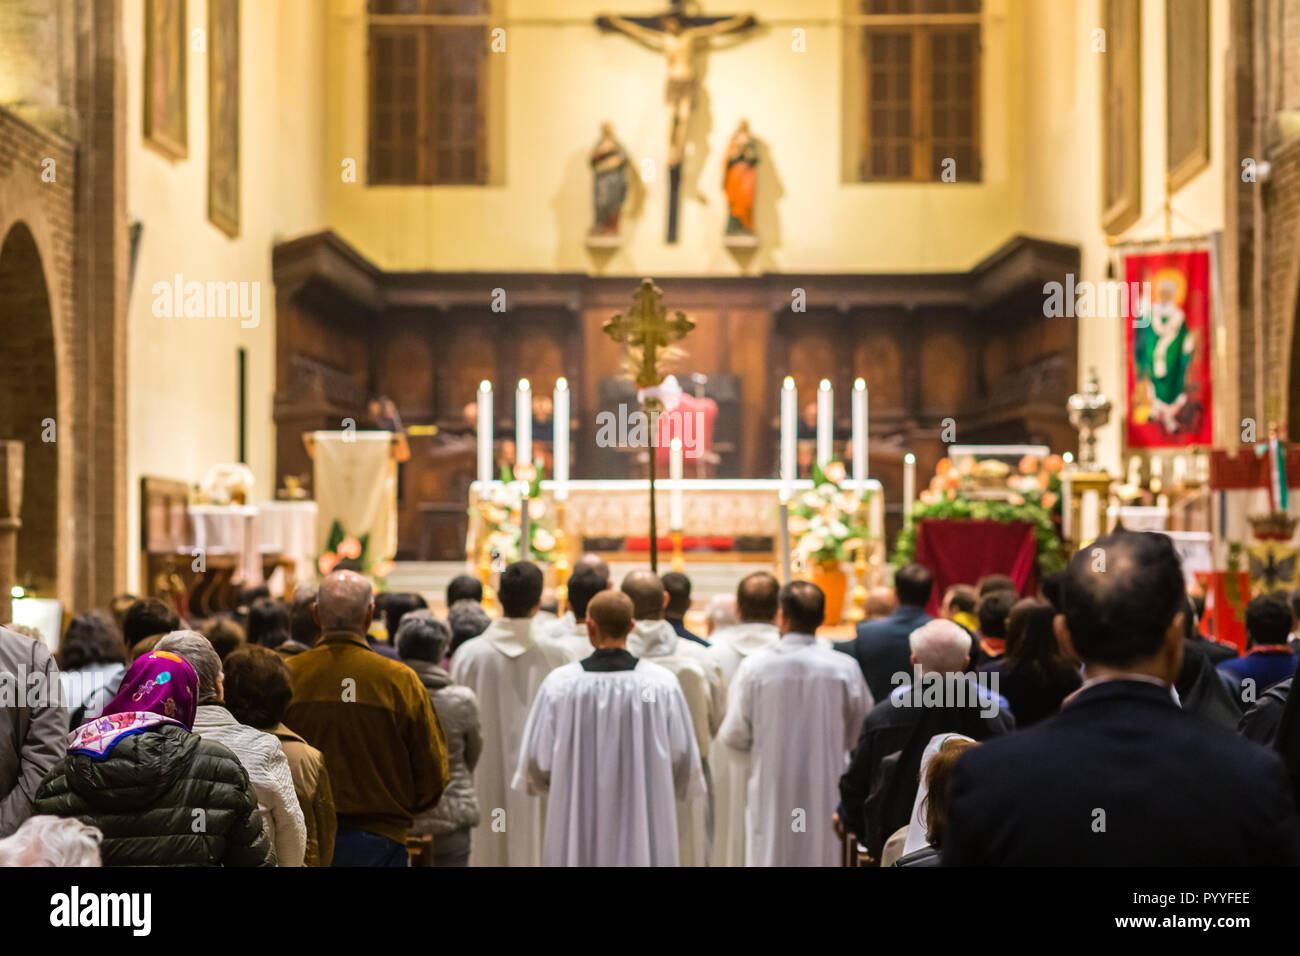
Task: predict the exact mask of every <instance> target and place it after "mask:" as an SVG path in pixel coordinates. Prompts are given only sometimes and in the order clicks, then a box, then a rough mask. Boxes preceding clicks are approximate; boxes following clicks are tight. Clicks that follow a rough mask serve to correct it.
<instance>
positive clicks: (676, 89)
mask: <svg viewBox="0 0 1300 956" xmlns="http://www.w3.org/2000/svg"><path fill="white" fill-rule="evenodd" d="M757 23H758V20H757V19H756V18H755V17H754V16H753V15H752V14H742V15H740V16H732V17H702V16H691V15H690V14H688V13H687V12H686V0H671V5H670V6H669V8H668V10H667V11H665V12H664V13H662V14H660V15H658V16H653V17H620V16H602V17H597V18H596V25H597V26H598V27H600V28H601V29H602V30H616V31H618V32H619V33H625V34H627V35H628V36H630V37H631V38H632V39H634V40H637V41H639V42H641V43H644V44H645V45H646V46H648V47H650V49H652V50H656V51H658V52H661V53H663V54H664V58H665V59H666V60H667V61H668V87H667V90H666V92H665V96H666V98H667V100H668V106H669V107H670V108H671V109H672V123H671V126H670V128H669V131H668V189H669V193H668V239H667V241H668V242H669V243H675V242H676V241H677V206H678V200H679V197H680V193H681V181H682V157H683V155H684V154H685V151H686V137H687V135H688V134H689V132H690V125H691V114H692V111H693V109H694V106H695V93H696V90H697V89H698V88H699V67H698V62H697V60H698V54H699V51H700V49H701V48H705V47H707V46H708V44H709V41H710V40H711V39H713V37H719V36H724V35H726V34H728V33H736V32H739V31H741V30H747V29H749V28H750V27H753V26H755V25H756V24H757Z"/></svg>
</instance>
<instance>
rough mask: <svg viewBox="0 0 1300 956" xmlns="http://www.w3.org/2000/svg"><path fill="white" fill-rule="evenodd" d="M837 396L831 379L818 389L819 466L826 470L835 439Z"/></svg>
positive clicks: (826, 380) (824, 381) (822, 383)
mask: <svg viewBox="0 0 1300 956" xmlns="http://www.w3.org/2000/svg"><path fill="white" fill-rule="evenodd" d="M834 416H835V395H834V392H832V391H831V383H830V379H825V378H824V379H822V382H821V385H819V386H818V387H817V464H819V465H820V466H821V467H823V468H825V467H826V466H827V465H828V464H829V463H830V460H831V456H832V444H833V442H834V439H835V418H834Z"/></svg>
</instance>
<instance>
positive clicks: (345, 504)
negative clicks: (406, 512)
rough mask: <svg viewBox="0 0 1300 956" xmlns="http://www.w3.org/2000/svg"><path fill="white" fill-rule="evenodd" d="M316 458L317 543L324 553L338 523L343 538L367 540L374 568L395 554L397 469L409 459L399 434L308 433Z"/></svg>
mask: <svg viewBox="0 0 1300 956" xmlns="http://www.w3.org/2000/svg"><path fill="white" fill-rule="evenodd" d="M302 440H303V444H304V445H306V447H307V454H309V455H310V456H311V458H312V482H313V485H312V487H313V488H314V490H315V497H316V506H317V508H318V509H319V510H318V511H317V513H316V541H317V546H318V547H323V546H324V543H325V542H327V541H328V540H329V535H330V529H331V528H332V527H333V525H334V522H336V521H337V522H338V524H339V527H341V528H342V529H343V533H344V534H345V535H347V536H348V537H350V538H357V539H358V540H360V539H361V538H362V537H363V536H365V535H369V548H368V557H369V559H370V561H371V562H374V561H380V560H384V559H388V558H391V557H392V556H393V554H394V553H395V552H396V550H397V463H398V462H399V461H405V460H406V459H407V458H409V457H410V451H409V450H408V448H407V444H406V436H405V435H403V434H402V433H401V432H381V431H366V432H359V431H316V432H304V433H303V436H302Z"/></svg>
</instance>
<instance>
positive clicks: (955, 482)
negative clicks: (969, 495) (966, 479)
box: [944, 475, 961, 491]
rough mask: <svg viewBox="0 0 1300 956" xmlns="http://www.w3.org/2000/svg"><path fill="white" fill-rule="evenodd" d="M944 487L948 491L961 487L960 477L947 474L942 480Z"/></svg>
mask: <svg viewBox="0 0 1300 956" xmlns="http://www.w3.org/2000/svg"><path fill="white" fill-rule="evenodd" d="M944 487H945V488H947V489H948V490H949V491H956V490H957V489H958V488H960V487H961V478H960V477H959V476H958V475H949V476H948V477H947V479H946V480H945V481H944Z"/></svg>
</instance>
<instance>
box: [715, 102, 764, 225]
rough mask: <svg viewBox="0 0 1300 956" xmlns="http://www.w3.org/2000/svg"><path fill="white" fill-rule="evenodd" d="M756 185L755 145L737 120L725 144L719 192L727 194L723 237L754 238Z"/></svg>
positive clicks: (743, 123)
mask: <svg viewBox="0 0 1300 956" xmlns="http://www.w3.org/2000/svg"><path fill="white" fill-rule="evenodd" d="M757 181H758V141H757V140H755V139H754V137H753V136H752V135H751V134H750V132H749V121H748V120H741V121H740V125H739V126H737V127H736V131H735V132H734V133H732V134H731V142H730V143H728V144H727V159H726V164H725V168H724V172H723V174H722V188H723V190H724V191H725V192H726V194H727V235H728V236H753V235H754V187H755V184H756V183H757Z"/></svg>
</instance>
